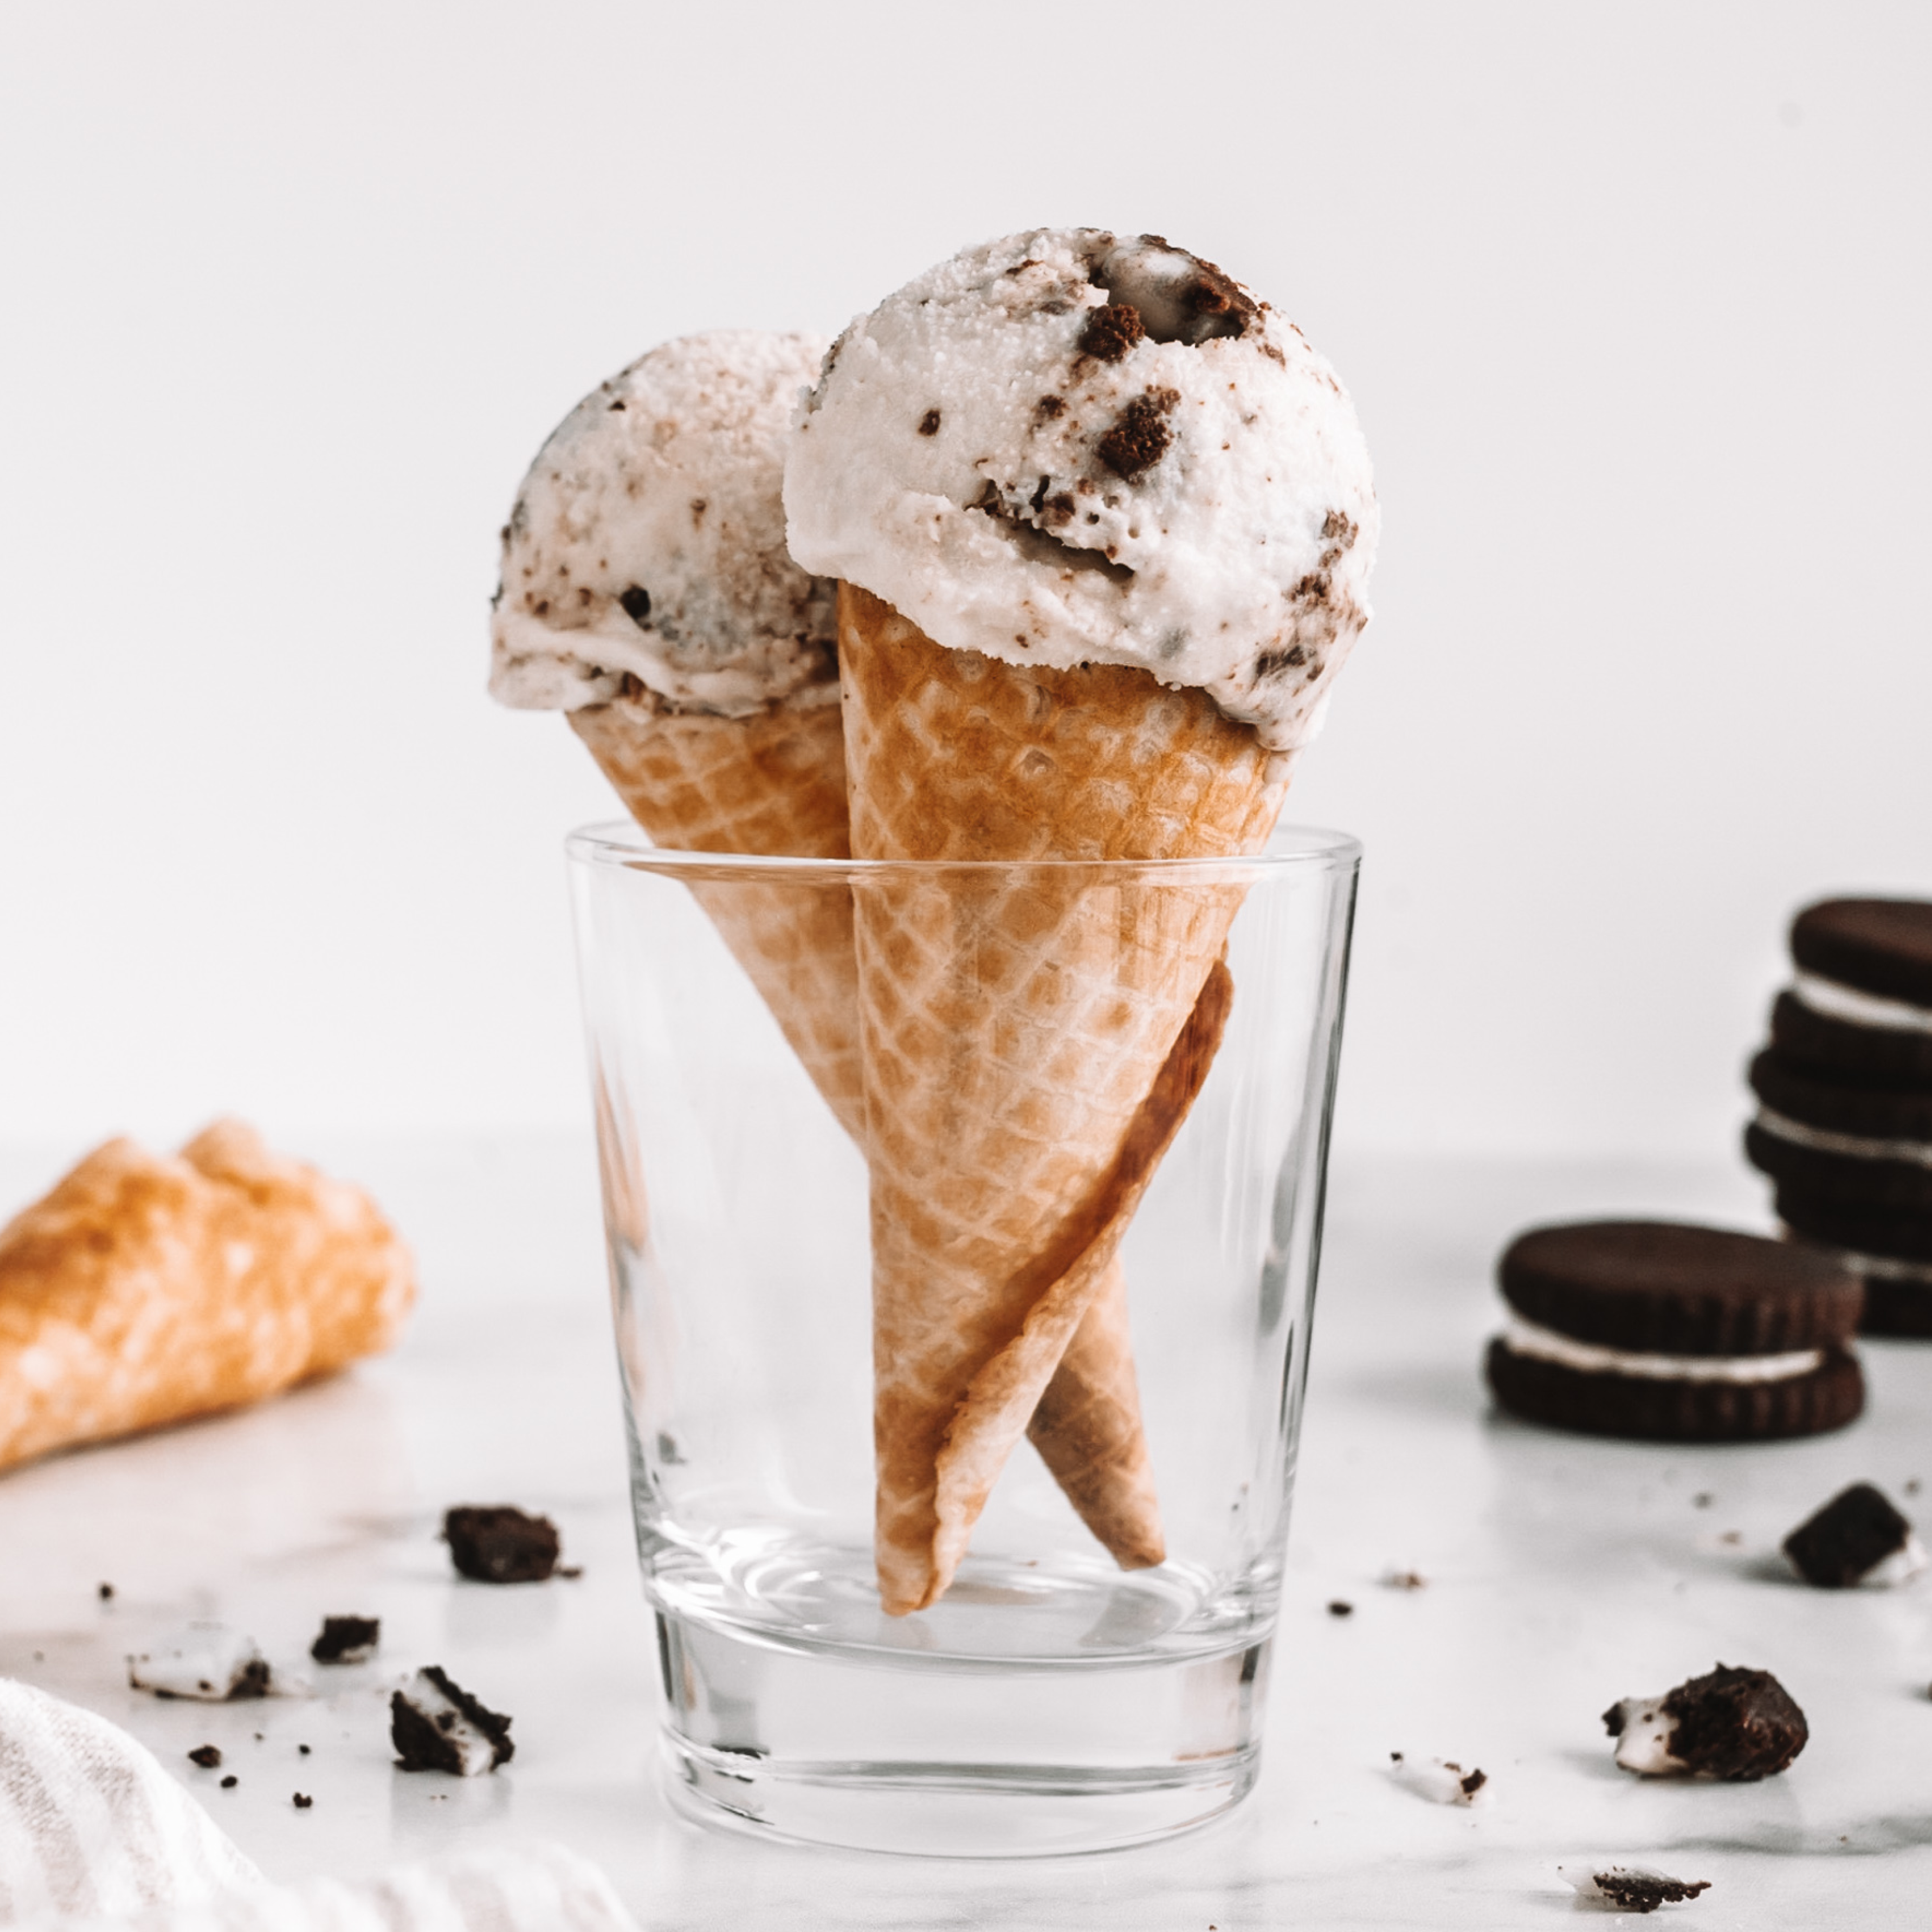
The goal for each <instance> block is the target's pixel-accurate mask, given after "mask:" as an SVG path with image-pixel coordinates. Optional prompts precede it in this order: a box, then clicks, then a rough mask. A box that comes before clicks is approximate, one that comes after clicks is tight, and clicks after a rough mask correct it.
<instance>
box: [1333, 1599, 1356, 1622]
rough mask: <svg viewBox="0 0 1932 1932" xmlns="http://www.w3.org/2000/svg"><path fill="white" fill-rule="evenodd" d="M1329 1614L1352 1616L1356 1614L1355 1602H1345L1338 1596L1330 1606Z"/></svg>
mask: <svg viewBox="0 0 1932 1932" xmlns="http://www.w3.org/2000/svg"><path fill="white" fill-rule="evenodd" d="M1328 1614H1329V1615H1330V1616H1331V1617H1352V1616H1354V1615H1355V1605H1354V1604H1350V1603H1345V1602H1344V1601H1343V1599H1342V1598H1340V1597H1337V1598H1336V1599H1335V1600H1334V1602H1332V1603H1331V1604H1330V1605H1329V1606H1328Z"/></svg>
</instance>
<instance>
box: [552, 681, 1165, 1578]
mask: <svg viewBox="0 0 1932 1932" xmlns="http://www.w3.org/2000/svg"><path fill="white" fill-rule="evenodd" d="M570 722H571V727H572V728H573V729H574V730H575V731H576V733H577V736H579V737H580V739H582V740H583V742H584V745H586V748H588V749H589V752H590V754H591V755H592V757H594V758H595V760H597V763H598V767H599V768H600V769H601V770H602V772H603V773H604V776H605V777H606V778H608V779H609V780H610V784H611V785H612V787H613V788H614V789H615V790H616V793H617V795H618V796H619V797H620V798H621V799H622V800H623V801H624V804H625V808H627V809H628V811H629V812H630V814H631V817H633V818H634V819H635V820H637V823H639V824H640V825H641V826H643V828H644V829H645V830H646V832H649V834H650V835H651V837H652V839H653V840H654V841H655V842H656V843H657V844H660V845H664V846H667V847H671V848H673V849H675V850H682V851H697V852H736V853H748V854H751V855H754V856H777V855H781V854H786V855H791V856H799V857H804V858H823V859H839V858H845V857H847V856H850V847H849V845H848V843H847V803H846V786H845V754H844V736H843V727H842V725H841V721H840V718H839V712H838V706H836V705H832V704H827V703H824V702H823V699H822V697H820V699H819V700H818V701H816V702H811V701H808V702H807V703H805V704H804V705H802V706H801V705H796V704H794V705H788V706H787V705H781V706H776V707H774V708H773V709H771V710H769V711H766V712H757V713H754V714H753V715H751V716H748V717H745V718H722V717H717V716H713V715H709V714H708V713H703V712H678V711H674V710H673V709H671V708H670V706H667V705H666V704H664V703H661V702H660V701H659V700H658V699H657V698H655V697H653V696H652V694H650V693H649V692H647V691H646V692H641V693H639V694H636V695H634V696H632V697H625V698H620V699H618V700H615V701H614V702H613V703H608V704H601V705H596V706H591V707H589V709H583V710H580V711H576V712H572V713H571V714H570ZM693 889H694V892H696V894H697V897H698V898H699V900H700V903H701V904H703V907H704V909H705V910H706V913H707V914H708V915H709V916H710V918H711V919H712V922H713V923H714V924H715V926H717V927H718V932H719V934H720V936H721V938H723V939H724V942H725V944H727V946H728V947H730V950H731V952H732V953H733V956H734V957H735V958H736V959H737V960H738V961H739V963H740V964H741V965H742V966H743V967H744V968H745V972H746V973H747V974H748V976H749V977H750V978H751V982H752V983H753V985H754V986H756V987H757V989H758V992H759V993H760V995H761V997H762V998H763V1000H764V1001H765V1003H766V1005H767V1006H768V1007H769V1008H770V1010H771V1011H772V1014H773V1016H775V1018H776V1019H777V1021H778V1025H779V1027H780V1028H781V1031H783V1032H784V1036H785V1037H786V1039H787V1040H788V1041H789V1042H790V1043H791V1046H792V1047H793V1050H794V1051H795V1052H796V1053H797V1054H798V1055H799V1059H800V1060H801V1061H802V1063H803V1064H804V1066H805V1071H806V1072H807V1073H808V1074H809V1075H810V1076H811V1079H812V1081H813V1082H814V1085H816V1086H817V1088H818V1090H819V1091H820V1094H823V1097H824V1098H825V1100H826V1104H827V1105H828V1106H829V1107H830V1108H831V1109H832V1112H833V1114H834V1115H836V1116H837V1118H838V1121H839V1124H840V1125H841V1126H842V1127H844V1129H845V1130H846V1131H847V1133H849V1134H850V1135H851V1136H852V1137H853V1139H854V1140H856V1142H859V1145H861V1146H863V1145H865V1097H864V1094H863V1091H862V1080H861V1074H860V1063H859V1007H858V979H857V965H856V959H855V958H854V956H853V939H852V908H851V900H850V895H848V894H846V893H844V892H829V891H817V892H810V893H806V892H800V891H798V890H796V889H787V888H784V887H773V888H770V889H764V888H761V887H758V886H746V885H739V886H733V887H732V888H731V889H730V890H728V891H711V892H707V891H706V889H705V888H704V887H703V886H702V885H698V886H694V888H693ZM598 1127H599V1131H600V1145H605V1144H607V1143H610V1144H613V1145H614V1141H615V1137H616V1124H615V1122H614V1121H613V1120H612V1119H611V1118H610V1102H609V1099H608V1097H607V1095H605V1094H604V1093H602V1092H601V1091H599V1094H598ZM603 1158H604V1166H605V1169H606V1172H605V1176H604V1181H605V1189H606V1193H607V1198H608V1199H610V1202H611V1203H612V1211H613V1213H621V1214H623V1215H624V1216H626V1217H629V1218H630V1219H631V1220H635V1221H637V1223H638V1224H639V1225H640V1226H641V1223H642V1218H643V1217H642V1210H641V1196H640V1193H639V1192H638V1190H637V1187H635V1185H634V1184H633V1183H632V1182H631V1181H629V1180H628V1179H626V1178H625V1176H624V1175H623V1174H622V1173H621V1172H616V1171H614V1170H613V1166H612V1163H613V1156H612V1154H610V1152H609V1151H606V1153H605V1154H604V1157H603ZM619 1165H621V1163H620V1164H619ZM613 1189H614V1191H613ZM1101 1288H1102V1292H1101V1294H1100V1298H1099V1301H1098V1302H1097V1314H1096V1316H1095V1320H1094V1329H1093V1332H1092V1334H1091V1335H1090V1334H1088V1332H1087V1328H1086V1325H1085V1324H1084V1323H1083V1325H1082V1330H1081V1332H1080V1336H1079V1345H1078V1346H1074V1347H1072V1348H1070V1349H1069V1350H1068V1351H1067V1359H1066V1365H1065V1367H1064V1368H1063V1369H1062V1370H1060V1371H1059V1372H1058V1373H1056V1376H1055V1382H1054V1385H1053V1387H1052V1391H1051V1392H1050V1393H1051V1396H1052V1400H1051V1401H1050V1402H1049V1404H1048V1409H1049V1421H1046V1422H1043V1423H1040V1424H1037V1425H1036V1426H1035V1427H1034V1429H1033V1430H1032V1431H1031V1433H1032V1435H1033V1437H1034V1442H1035V1444H1036V1445H1037V1447H1038V1448H1040V1453H1041V1454H1042V1455H1043V1457H1045V1458H1046V1462H1047V1465H1048V1466H1049V1469H1053V1470H1054V1472H1055V1475H1056V1477H1058V1475H1059V1473H1060V1470H1061V1469H1062V1468H1063V1467H1064V1468H1066V1469H1069V1470H1073V1471H1077V1472H1079V1477H1078V1480H1079V1484H1080V1488H1079V1493H1078V1494H1077V1495H1074V1494H1073V1492H1071V1491H1070V1496H1072V1499H1073V1502H1074V1506H1075V1508H1076V1509H1077V1510H1078V1511H1079V1513H1080V1515H1081V1517H1082V1519H1083V1520H1085V1522H1086V1523H1087V1525H1088V1527H1089V1528H1090V1529H1091V1530H1092V1531H1093V1532H1094V1535H1096V1536H1097V1538H1099V1539H1100V1541H1101V1542H1102V1543H1103V1544H1105V1545H1106V1547H1107V1548H1108V1549H1109V1550H1110V1551H1112V1553H1113V1554H1114V1556H1115V1557H1116V1558H1117V1559H1118V1561H1119V1562H1121V1564H1122V1565H1124V1567H1126V1568H1130V1569H1132V1568H1141V1567H1144V1566H1145V1565H1148V1564H1150V1563H1157V1562H1160V1560H1161V1550H1162V1543H1161V1534H1160V1514H1159V1509H1158V1505H1157V1504H1156V1502H1155V1500H1154V1493H1153V1487H1152V1484H1151V1479H1150V1477H1149V1473H1148V1456H1147V1449H1146V1445H1145V1442H1143V1441H1142V1439H1141V1436H1140V1425H1139V1401H1138V1398H1137V1397H1136V1394H1135V1383H1134V1367H1133V1355H1132V1353H1131V1351H1130V1343H1129V1339H1128V1334H1127V1283H1126V1280H1125V1278H1124V1276H1123V1275H1122V1274H1121V1268H1120V1264H1119V1262H1118V1259H1114V1258H1112V1257H1111V1256H1109V1259H1107V1261H1106V1267H1105V1268H1104V1271H1103V1275H1102V1281H1101ZM1090 1378H1091V1382H1090ZM1063 1414H1064V1415H1067V1417H1069V1418H1073V1419H1075V1421H1076V1426H1077V1427H1078V1429H1079V1432H1080V1433H1079V1436H1077V1438H1076V1440H1074V1441H1073V1442H1070V1443H1069V1444H1068V1445H1067V1447H1066V1448H1065V1450H1064V1451H1061V1450H1059V1449H1058V1448H1057V1447H1056V1445H1055V1441H1054V1436H1055V1427H1056V1425H1055V1423H1054V1421H1052V1420H1051V1418H1052V1417H1057V1416H1058V1415H1063ZM1103 1416H1104V1417H1105V1418H1107V1419H1108V1421H1109V1425H1110V1427H1111V1430H1112V1435H1111V1437H1110V1442H1111V1444H1112V1448H1113V1450H1114V1452H1115V1453H1114V1455H1113V1456H1112V1458H1111V1459H1109V1458H1107V1457H1103V1456H1102V1455H1101V1454H1100V1453H1099V1451H1098V1446H1097V1438H1096V1436H1095V1435H1094V1426H1095V1424H1096V1423H1097V1421H1098V1419H1099V1418H1101V1417H1103ZM1117 1469H1118V1480H1117V1479H1116V1475H1115V1472H1116V1470H1117Z"/></svg>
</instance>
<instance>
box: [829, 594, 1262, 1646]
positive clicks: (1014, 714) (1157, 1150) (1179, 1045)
mask: <svg viewBox="0 0 1932 1932" xmlns="http://www.w3.org/2000/svg"><path fill="white" fill-rule="evenodd" d="M839 645H840V679H841V688H842V691H843V694H844V709H845V728H846V763H847V782H848V786H849V789H850V811H851V829H852V847H853V853H855V855H856V856H859V857H861V858H865V859H970V860H980V861H985V860H1037V859H1070V860H1079V859H1094V860H1109V859H1172V858H1181V857H1216V856H1226V857H1232V856H1239V855H1241V854H1243V853H1250V852H1253V851H1254V850H1258V849H1259V847H1260V846H1261V845H1262V843H1263V842H1265V840H1266V838H1267V836H1268V832H1269V831H1270V830H1271V829H1272V827H1273V825H1274V820H1275V818H1276V816H1277V814H1278V812H1279V811H1280V803H1281V798H1282V793H1283V781H1282V776H1281V773H1280V769H1279V766H1278V765H1277V762H1276V761H1275V760H1273V759H1272V758H1271V757H1270V755H1269V754H1268V753H1267V752H1266V751H1264V750H1263V749H1262V748H1261V746H1260V744H1259V741H1258V739H1256V734H1255V733H1254V732H1253V730H1251V729H1250V728H1249V727H1246V726H1244V725H1241V724H1236V723H1235V722H1234V721H1232V720H1230V719H1229V718H1227V717H1226V715H1224V714H1223V712H1221V711H1220V709H1217V706H1215V705H1214V703H1212V701H1211V700H1209V699H1208V697H1205V695H1204V694H1202V693H1201V692H1199V691H1169V690H1166V689H1164V688H1163V687H1162V686H1161V685H1160V684H1159V683H1158V682H1157V681H1156V680H1155V679H1154V678H1153V677H1152V676H1151V675H1150V674H1149V673H1146V672H1145V671H1142V670H1135V669H1132V668H1129V667H1120V666H1110V665H1097V666H1089V667H1084V668H1082V669H1079V670H1068V671H1062V670H1050V669H1046V668H1039V669H1034V668H1031V667H1019V666H1015V665H1010V664H1005V663H1004V662H1002V661H998V660H996V659H994V658H987V657H985V656H983V655H980V654H979V653H977V652H953V651H948V650H947V649H944V648H942V647H941V646H939V645H938V644H935V643H933V642H932V640H931V639H930V638H928V637H926V636H925V635H924V634H923V633H922V632H921V631H919V629H918V628H916V626H915V625H913V624H911V623H910V622H908V621H907V619H905V618H904V617H902V616H900V615H899V614H898V613H897V612H896V611H895V610H892V608H891V607H889V605H887V604H883V603H882V602H881V601H880V600H879V599H877V598H874V597H873V596H871V595H869V594H868V593H867V592H865V591H862V590H861V589H858V588H856V586H851V585H845V586H841V591H840V597H839ZM1239 901H1240V895H1239V892H1238V889H1237V888H1234V887H1232V886H1227V885H1215V884H1212V883H1202V884H1196V883H1192V882H1183V881H1178V880H1159V881H1156V880H1144V881H1130V882H1128V883H1119V882H1118V881H1115V880H1106V881H1101V880H1097V879H1096V878H1095V877H1094V874H1091V873H1090V872H1087V871H1084V870H1082V868H1079V867H1078V866H1070V867H1069V868H1067V871H1066V872H1065V873H1064V874H1061V875H1058V876H1056V875H1054V874H1041V873H1040V872H1038V871H1027V872H1024V873H1022V872H1014V871H1007V870H1005V869H1004V868H1001V867H1000V866H998V865H988V866H987V867H986V869H985V870H984V871H978V870H975V871H963V872H961V873H958V874H950V875H944V876H941V875H931V876H928V877H923V878H922V879H920V880H917V881H907V882H904V883H898V882H894V881H889V880H877V881H871V882H868V883H867V884H866V886H865V888H864V889H862V891H860V892H859V893H858V894H857V895H856V898H855V904H854V920H855V926H854V931H855V938H856V946H857V959H858V968H859V974H858V980H859V984H858V992H859V1018H860V1023H861V1026H862V1046H863V1049H864V1058H865V1100H866V1108H867V1127H868V1148H869V1151H870V1156H871V1181H872V1201H871V1221H872V1253H873V1307H874V1331H873V1339H874V1377H875V1405H876V1406H875V1411H874V1447H875V1451H876V1455H877V1469H878V1499H877V1531H876V1534H877V1560H878V1568H879V1579H880V1595H881V1597H882V1599H883V1602H884V1604H885V1606H886V1609H887V1610H889V1611H892V1612H894V1613H904V1612H906V1611H909V1610H917V1609H921V1608H923V1607H926V1605H928V1604H931V1603H932V1602H933V1601H935V1599H936V1598H938V1596H939V1595H940V1594H941V1592H943V1591H944V1589H945V1588H946V1586H947V1583H949V1582H950V1580H951V1578H952V1576H953V1571H954V1570H955V1569H956V1568H957V1566H958V1564H959V1561H960V1559H961V1558H962V1556H964V1554H965V1549H966V1546H967V1543H968V1539H969V1538H970V1537H971V1532H972V1528H973V1525H974V1523H975V1521H977V1518H978V1517H979V1514H980V1511H981V1510H982V1509H983V1507H984V1505H985V1503H986V1496H987V1495H988V1493H989V1492H990V1490H991V1488H992V1484H993V1481H994V1480H995V1478H996V1477H997V1476H998V1473H999V1471H1000V1469H1001V1467H1003V1466H1004V1463H1005V1461H1006V1459H1007V1456H1008V1455H1009V1454H1010V1452H1011V1451H1012V1449H1013V1446H1014V1445H1015V1444H1016V1442H1017V1441H1018V1440H1019V1436H1020V1434H1021V1433H1022V1431H1023V1430H1025V1427H1026V1426H1027V1424H1028V1419H1029V1418H1030V1417H1031V1416H1032V1415H1033V1414H1034V1412H1035V1409H1036V1408H1037V1406H1038V1404H1039V1403H1040V1399H1041V1397H1042V1396H1043V1394H1045V1392H1046V1389H1047V1386H1048V1385H1049V1382H1050V1381H1051V1380H1052V1377H1053V1376H1054V1374H1055V1370H1057V1368H1058V1367H1059V1365H1060V1364H1061V1358H1062V1355H1063V1353H1064V1352H1065V1350H1066V1349H1067V1345H1068V1343H1069V1342H1070V1339H1071V1338H1072V1337H1073V1333H1074V1331H1075V1330H1076V1328H1079V1325H1081V1323H1082V1322H1083V1320H1084V1319H1085V1316H1086V1315H1087V1313H1088V1310H1090V1309H1091V1307H1093V1306H1094V1304H1095V1302H1096V1301H1097V1300H1098V1299H1099V1298H1100V1295H1101V1293H1102V1292H1103V1289H1105V1288H1106V1286H1107V1279H1108V1269H1109V1265H1111V1263H1112V1260H1113V1258H1114V1253H1115V1249H1116V1248H1117V1247H1118V1242H1119V1239H1120V1237H1121V1234H1122V1233H1123V1232H1124V1230H1125V1227H1126V1225H1127V1220H1128V1219H1129V1218H1130V1217H1131V1214H1132V1212H1133V1207H1134V1205H1136V1203H1137V1202H1138V1201H1139V1196H1140V1194H1141V1193H1142V1191H1143V1190H1145V1187H1146V1185H1147V1183H1148V1180H1150V1179H1151V1177H1152V1173H1153V1169H1154V1163H1156V1162H1157V1161H1158V1160H1159V1158H1160V1154H1161V1153H1162V1152H1163V1151H1165V1148H1166V1144H1167V1142H1168V1141H1169V1139H1171V1138H1172V1134H1173V1133H1174V1131H1175V1128H1176V1127H1177V1126H1178V1123H1179V1121H1180V1119H1181V1118H1182V1117H1183V1116H1184V1115H1185V1113H1186V1111H1187V1107H1188V1106H1190V1105H1191V1103H1192V1100H1193V1095H1194V1094H1195V1093H1196V1092H1197V1091H1199V1084H1200V1081H1201V1079H1202V1078H1204V1077H1205V1070H1206V1064H1207V1062H1208V1060H1210V1059H1211V1058H1212V1052H1213V1045H1214V1043H1218V1040H1219V1037H1220V1023H1221V1022H1222V1021H1224V1020H1225V1003H1223V1006H1222V1009H1221V1011H1220V1016H1219V1018H1218V1019H1217V1016H1216V1012H1215V1002H1214V1000H1212V999H1208V1000H1204V999H1203V997H1202V996H1203V994H1204V989H1205V988H1206V986H1207V983H1208V979H1209V977H1210V975H1211V974H1212V973H1214V971H1215V970H1216V968H1217V965H1219V962H1220V959H1221V955H1222V950H1223V946H1224V944H1225V942H1226V937H1227V932H1228V929H1229V925H1230V924H1231V922H1232V919H1233V918H1234V915H1235V911H1236V910H1238V905H1239ZM1220 971H1221V975H1222V977H1223V980H1225V977H1226V968H1224V967H1223V968H1221V969H1220ZM1197 1002H1199V1003H1200V1010H1199V1013H1197ZM1204 1026H1208V1027H1211V1036H1212V1037H1211V1040H1207V1039H1205V1037H1203V1036H1202V1035H1201V1034H1199V1033H1198V1032H1197V1031H1195V1029H1198V1028H1202V1027H1204ZM1184 1028H1190V1031H1189V1033H1188V1034H1186V1035H1185V1036H1184ZM1110 1373H1111V1371H1110ZM1072 1412H1073V1409H1072V1406H1071V1405H1067V1406H1061V1405H1059V1404H1054V1405H1050V1406H1049V1421H1048V1425H1047V1426H1048V1427H1049V1430H1051V1428H1052V1423H1053V1420H1054V1418H1055V1415H1068V1414H1070V1413H1072ZM1066 1460H1067V1464H1068V1466H1072V1465H1073V1463H1075V1462H1076V1460H1079V1458H1078V1453H1077V1451H1070V1454H1069V1455H1068V1457H1067V1459H1066ZM1142 1475H1143V1476H1144V1475H1145V1471H1144V1469H1143V1471H1142Z"/></svg>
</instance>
